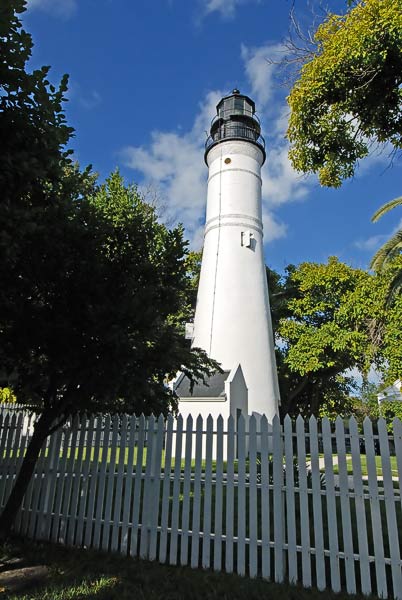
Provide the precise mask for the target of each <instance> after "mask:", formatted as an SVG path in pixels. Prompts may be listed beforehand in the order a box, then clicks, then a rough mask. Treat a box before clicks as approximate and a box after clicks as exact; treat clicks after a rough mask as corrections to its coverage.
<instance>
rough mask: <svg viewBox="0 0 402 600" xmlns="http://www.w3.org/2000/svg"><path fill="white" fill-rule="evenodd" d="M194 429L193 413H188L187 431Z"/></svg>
mask: <svg viewBox="0 0 402 600" xmlns="http://www.w3.org/2000/svg"><path fill="white" fill-rule="evenodd" d="M192 429H193V415H188V417H187V419H186V431H192Z"/></svg>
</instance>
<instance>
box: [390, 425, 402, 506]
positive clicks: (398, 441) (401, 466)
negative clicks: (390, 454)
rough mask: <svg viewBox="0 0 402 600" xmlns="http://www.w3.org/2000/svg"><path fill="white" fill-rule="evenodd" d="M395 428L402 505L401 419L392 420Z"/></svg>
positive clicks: (394, 437)
mask: <svg viewBox="0 0 402 600" xmlns="http://www.w3.org/2000/svg"><path fill="white" fill-rule="evenodd" d="M392 425H393V430H394V436H393V439H394V444H395V456H396V463H397V469H398V480H399V498H400V501H401V507H402V421H401V420H400V419H396V418H395V419H394V420H393V422H392Z"/></svg>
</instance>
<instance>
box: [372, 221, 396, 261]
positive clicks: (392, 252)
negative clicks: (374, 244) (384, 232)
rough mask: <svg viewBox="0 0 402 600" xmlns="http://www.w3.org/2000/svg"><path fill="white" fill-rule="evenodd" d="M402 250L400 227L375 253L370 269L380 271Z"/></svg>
mask: <svg viewBox="0 0 402 600" xmlns="http://www.w3.org/2000/svg"><path fill="white" fill-rule="evenodd" d="M401 251H402V229H399V230H398V231H397V232H396V233H395V235H393V236H392V238H391V239H390V240H388V242H386V243H385V244H384V245H383V246H381V248H379V250H377V252H376V253H375V254H374V256H373V258H372V260H371V263H370V269H373V270H374V271H380V270H381V269H383V268H384V266H385V265H386V264H387V263H389V262H390V261H391V260H392V259H393V258H395V256H397V255H398V254H400V252H401Z"/></svg>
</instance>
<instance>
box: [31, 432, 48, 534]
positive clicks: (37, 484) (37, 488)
mask: <svg viewBox="0 0 402 600" xmlns="http://www.w3.org/2000/svg"><path fill="white" fill-rule="evenodd" d="M48 442H49V438H46V439H45V441H44V442H43V444H42V448H41V450H40V454H39V458H38V460H37V462H36V468H35V472H34V474H33V476H32V479H31V481H33V488H32V501H31V511H30V514H29V516H28V522H27V530H26V534H27V536H28V537H30V538H31V539H35V536H36V523H37V519H38V515H39V501H40V497H41V493H42V491H43V485H44V478H43V476H44V471H45V465H46V462H47V461H46V454H47V448H48Z"/></svg>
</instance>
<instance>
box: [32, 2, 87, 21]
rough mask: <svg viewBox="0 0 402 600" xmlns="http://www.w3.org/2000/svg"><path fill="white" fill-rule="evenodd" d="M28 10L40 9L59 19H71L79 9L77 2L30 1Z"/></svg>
mask: <svg viewBox="0 0 402 600" xmlns="http://www.w3.org/2000/svg"><path fill="white" fill-rule="evenodd" d="M27 7H28V9H32V10H34V9H38V10H43V11H45V12H48V13H50V14H52V15H55V16H57V17H64V18H68V17H70V16H71V15H72V14H73V13H74V12H75V10H76V8H77V0H28V5H27Z"/></svg>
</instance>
